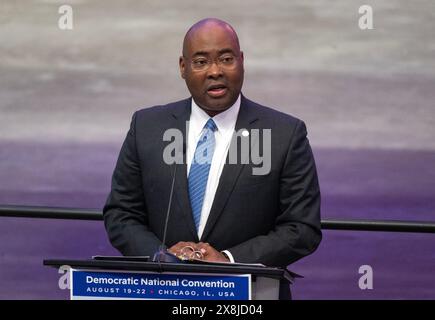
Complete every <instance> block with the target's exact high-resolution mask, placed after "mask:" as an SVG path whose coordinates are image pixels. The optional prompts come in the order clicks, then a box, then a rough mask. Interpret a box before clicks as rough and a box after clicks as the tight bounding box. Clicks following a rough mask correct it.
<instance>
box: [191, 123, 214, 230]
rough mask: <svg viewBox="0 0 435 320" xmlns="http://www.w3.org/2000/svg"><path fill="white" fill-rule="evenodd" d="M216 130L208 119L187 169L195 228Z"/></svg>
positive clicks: (198, 218) (199, 218)
mask: <svg viewBox="0 0 435 320" xmlns="http://www.w3.org/2000/svg"><path fill="white" fill-rule="evenodd" d="M216 130H217V127H216V124H215V123H214V121H213V119H211V118H210V119H208V121H207V123H206V124H205V126H204V129H203V131H202V134H201V137H200V138H199V141H198V144H197V145H196V150H195V155H194V157H193V159H192V164H191V165H190V171H189V178H188V182H189V197H190V204H191V206H192V212H193V219H194V221H195V226H196V230H198V228H199V222H200V221H201V210H202V204H203V202H204V194H205V188H206V187H207V180H208V173H209V171H210V166H211V161H212V159H213V153H214V148H215V144H216V142H215V137H214V132H215V131H216Z"/></svg>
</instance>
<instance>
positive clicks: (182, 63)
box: [178, 56, 186, 79]
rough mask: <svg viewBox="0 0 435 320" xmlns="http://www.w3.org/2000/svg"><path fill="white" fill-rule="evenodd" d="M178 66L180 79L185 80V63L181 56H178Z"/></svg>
mask: <svg viewBox="0 0 435 320" xmlns="http://www.w3.org/2000/svg"><path fill="white" fill-rule="evenodd" d="M178 63H179V65H180V74H181V77H182V78H183V79H186V75H185V74H186V63H185V61H184V57H183V56H180V60H179V62H178Z"/></svg>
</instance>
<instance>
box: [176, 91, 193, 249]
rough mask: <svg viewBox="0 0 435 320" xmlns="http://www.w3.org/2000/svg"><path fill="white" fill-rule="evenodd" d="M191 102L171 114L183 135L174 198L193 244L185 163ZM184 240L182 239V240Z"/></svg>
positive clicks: (186, 102)
mask: <svg viewBox="0 0 435 320" xmlns="http://www.w3.org/2000/svg"><path fill="white" fill-rule="evenodd" d="M191 104H192V100H191V99H187V100H185V105H184V106H183V107H182V108H179V109H177V110H176V111H174V112H173V113H172V116H173V117H174V118H175V125H174V127H175V128H176V129H178V130H180V131H181V132H182V134H183V163H182V164H178V167H177V174H176V178H175V184H176V185H175V188H174V196H175V198H176V199H177V202H178V205H179V206H180V209H181V215H182V217H183V220H184V222H185V223H186V224H187V228H188V229H189V232H190V233H191V234H192V236H193V239H195V242H198V241H199V238H198V233H197V232H196V227H195V222H194V221H193V214H192V207H191V205H190V200H189V194H188V185H187V161H186V146H187V130H186V123H187V121H189V119H190V112H191ZM183 240H184V239H183Z"/></svg>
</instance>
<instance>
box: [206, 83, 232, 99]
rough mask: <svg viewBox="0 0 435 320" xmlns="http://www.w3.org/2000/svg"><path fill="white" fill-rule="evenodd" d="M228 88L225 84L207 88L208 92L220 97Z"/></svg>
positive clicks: (211, 95) (210, 94)
mask: <svg viewBox="0 0 435 320" xmlns="http://www.w3.org/2000/svg"><path fill="white" fill-rule="evenodd" d="M227 91H228V88H227V87H226V86H225V85H223V84H214V85H211V86H209V87H208V88H207V94H208V95H209V96H210V97H212V98H220V97H222V96H224V95H225V94H226V93H227Z"/></svg>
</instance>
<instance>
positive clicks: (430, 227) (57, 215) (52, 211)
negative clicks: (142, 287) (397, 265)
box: [0, 206, 435, 233]
mask: <svg viewBox="0 0 435 320" xmlns="http://www.w3.org/2000/svg"><path fill="white" fill-rule="evenodd" d="M0 217H20V218H47V219H74V220H102V219H103V215H102V213H101V211H99V210H86V209H71V208H50V207H31V206H0ZM321 223H322V229H324V230H353V231H386V232H417V233H435V222H425V221H398V220H357V219H322V222H321Z"/></svg>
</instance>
